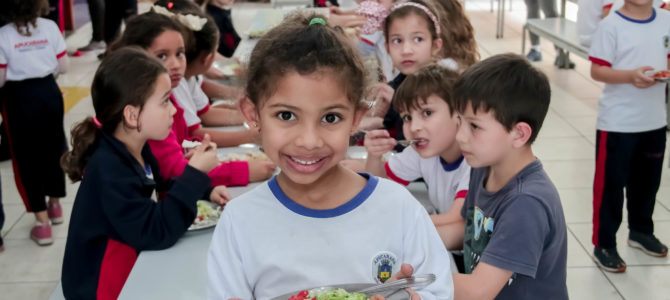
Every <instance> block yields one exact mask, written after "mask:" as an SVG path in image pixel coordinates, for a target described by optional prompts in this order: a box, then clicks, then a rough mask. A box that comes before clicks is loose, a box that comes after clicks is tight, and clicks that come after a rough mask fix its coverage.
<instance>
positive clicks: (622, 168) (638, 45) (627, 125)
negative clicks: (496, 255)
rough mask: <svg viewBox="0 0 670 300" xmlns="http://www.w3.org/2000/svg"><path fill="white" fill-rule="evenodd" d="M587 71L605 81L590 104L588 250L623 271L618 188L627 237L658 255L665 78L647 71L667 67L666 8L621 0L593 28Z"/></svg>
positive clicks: (669, 28)
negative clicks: (592, 152)
mask: <svg viewBox="0 0 670 300" xmlns="http://www.w3.org/2000/svg"><path fill="white" fill-rule="evenodd" d="M589 55H590V57H589V59H590V60H591V62H592V64H591V76H592V77H593V79H595V80H598V81H602V82H605V83H606V85H605V89H604V91H603V95H602V97H601V98H600V101H599V104H598V106H599V107H598V120H597V124H596V130H597V131H596V171H595V179H594V182H593V210H594V211H593V240H592V242H593V245H594V246H595V249H594V253H593V255H594V256H593V257H594V260H595V261H596V263H597V264H598V265H599V266H600V267H601V268H602V269H604V270H606V271H609V272H624V271H626V264H625V262H624V261H623V260H622V259H621V257H620V256H619V254H618V253H617V250H616V232H617V230H618V229H619V225H620V224H621V220H622V213H621V211H622V208H623V202H624V193H623V190H624V188H625V189H626V198H627V208H628V227H629V229H630V234H629V238H628V245H629V246H631V247H635V248H640V249H642V250H643V251H644V252H645V253H646V254H649V255H652V256H659V257H664V256H666V255H667V253H668V248H667V247H666V246H665V245H664V244H662V243H661V242H660V241H659V240H658V239H656V237H654V224H653V221H652V219H651V215H652V213H653V211H654V205H655V202H656V192H657V191H658V187H659V184H660V181H661V171H662V168H663V155H664V153H665V141H666V125H667V124H666V111H665V84H661V83H658V82H656V81H655V80H654V79H653V78H652V77H651V76H650V75H651V74H652V73H653V72H656V71H659V70H665V69H667V68H668V64H669V63H670V61H669V60H668V57H669V55H670V12H668V11H666V10H663V9H655V8H653V2H652V0H626V1H625V2H624V5H623V7H621V9H619V10H617V11H615V12H613V13H610V15H609V16H607V17H606V18H605V19H604V20H603V21H602V22H601V23H600V25H599V27H598V30H597V31H596V33H595V34H594V36H593V44H592V45H591V50H590V53H589Z"/></svg>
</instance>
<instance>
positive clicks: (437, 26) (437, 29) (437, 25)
mask: <svg viewBox="0 0 670 300" xmlns="http://www.w3.org/2000/svg"><path fill="white" fill-rule="evenodd" d="M405 6H414V7H416V8H418V9H420V10H423V12H425V13H426V14H427V15H428V17H429V18H430V19H431V20H433V25H435V34H437V35H440V20H439V19H438V18H437V17H436V16H435V14H433V12H431V11H430V9H428V7H425V6H423V5H421V4H419V3H416V2H400V3H397V4H395V5H393V7H391V12H393V11H394V10H396V9H398V8H401V7H405Z"/></svg>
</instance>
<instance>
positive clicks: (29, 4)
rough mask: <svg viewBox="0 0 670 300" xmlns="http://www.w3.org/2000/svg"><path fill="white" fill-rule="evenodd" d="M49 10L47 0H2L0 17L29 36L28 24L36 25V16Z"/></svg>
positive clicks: (22, 33) (20, 32)
mask: <svg viewBox="0 0 670 300" xmlns="http://www.w3.org/2000/svg"><path fill="white" fill-rule="evenodd" d="M48 12H49V3H48V2H47V0H7V1H3V5H2V12H0V19H2V20H3V21H6V22H10V23H14V24H15V25H16V31H18V32H19V34H21V35H24V36H30V35H31V33H30V26H29V25H32V26H33V27H35V26H37V18H39V17H41V16H43V15H45V14H47V13H48Z"/></svg>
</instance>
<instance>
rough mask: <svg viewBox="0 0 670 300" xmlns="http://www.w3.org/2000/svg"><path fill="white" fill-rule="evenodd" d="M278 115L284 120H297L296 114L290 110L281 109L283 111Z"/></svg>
mask: <svg viewBox="0 0 670 300" xmlns="http://www.w3.org/2000/svg"><path fill="white" fill-rule="evenodd" d="M277 117H278V118H279V119H281V120H284V121H292V120H295V115H294V114H293V113H292V112H290V111H281V112H279V113H277Z"/></svg>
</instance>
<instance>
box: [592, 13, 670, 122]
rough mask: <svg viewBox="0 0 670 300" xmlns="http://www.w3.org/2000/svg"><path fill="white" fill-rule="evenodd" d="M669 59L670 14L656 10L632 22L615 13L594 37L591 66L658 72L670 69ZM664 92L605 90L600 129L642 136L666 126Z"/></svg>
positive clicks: (657, 88) (660, 87) (659, 88)
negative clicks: (646, 16)
mask: <svg viewBox="0 0 670 300" xmlns="http://www.w3.org/2000/svg"><path fill="white" fill-rule="evenodd" d="M669 53H670V12H668V11H666V10H663V9H655V8H654V9H653V11H652V15H651V17H650V18H649V19H647V20H633V19H630V18H628V17H626V16H624V15H623V14H621V13H620V12H619V11H614V12H612V13H610V15H609V16H607V17H606V18H605V19H604V20H602V22H601V23H600V25H599V27H598V30H597V31H596V33H595V35H594V36H593V44H592V45H591V50H590V51H589V60H591V62H592V63H594V64H598V65H603V66H609V67H611V68H612V69H614V70H632V69H637V68H639V67H643V66H651V67H652V68H654V71H660V70H665V69H667V68H668V57H669ZM665 86H666V84H654V85H652V86H651V87H649V88H646V89H638V88H636V87H635V86H633V85H632V84H609V83H608V84H605V89H604V90H603V95H602V97H601V98H600V101H599V102H598V120H597V122H596V129H598V130H603V131H613V132H644V131H650V130H654V129H659V128H662V127H663V126H666V122H667V121H666V117H665Z"/></svg>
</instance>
